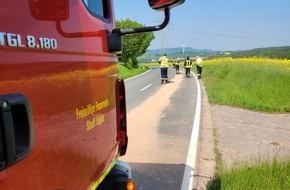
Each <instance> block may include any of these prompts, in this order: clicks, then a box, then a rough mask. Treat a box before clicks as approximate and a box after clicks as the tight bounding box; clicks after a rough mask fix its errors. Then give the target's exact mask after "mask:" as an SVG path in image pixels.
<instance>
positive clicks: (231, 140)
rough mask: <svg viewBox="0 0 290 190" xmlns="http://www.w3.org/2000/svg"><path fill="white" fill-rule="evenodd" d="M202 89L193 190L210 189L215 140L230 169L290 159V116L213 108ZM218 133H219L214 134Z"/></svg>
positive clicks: (228, 108) (220, 107)
mask: <svg viewBox="0 0 290 190" xmlns="http://www.w3.org/2000/svg"><path fill="white" fill-rule="evenodd" d="M200 82H201V89H202V121H201V131H200V144H199V160H198V172H197V175H196V176H195V183H194V188H193V189H198V190H201V189H206V184H207V183H208V182H209V181H210V180H211V179H212V177H213V174H214V168H215V153H214V146H215V145H214V139H216V140H217V148H218V150H219V152H220V153H221V154H222V160H223V162H224V164H225V165H226V166H231V165H232V164H233V163H235V162H244V161H246V162H249V161H255V160H257V159H265V160H269V159H271V158H273V157H274V156H278V158H281V159H284V158H289V156H290V143H289V142H290V114H267V113H260V112H255V111H251V110H245V109H240V108H235V107H229V106H220V105H210V104H209V103H208V99H207V94H206V90H205V87H204V86H203V83H202V81H200ZM214 130H215V133H214Z"/></svg>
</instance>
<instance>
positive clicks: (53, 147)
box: [0, 0, 184, 190]
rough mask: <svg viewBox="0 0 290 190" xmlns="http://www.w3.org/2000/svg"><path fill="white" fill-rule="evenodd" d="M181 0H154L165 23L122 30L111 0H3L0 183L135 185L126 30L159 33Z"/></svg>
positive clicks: (27, 186)
mask: <svg viewBox="0 0 290 190" xmlns="http://www.w3.org/2000/svg"><path fill="white" fill-rule="evenodd" d="M183 1H184V0H149V1H148V2H149V5H150V6H151V7H152V8H154V9H156V10H164V12H165V17H166V18H165V21H164V22H163V23H162V24H161V25H159V26H152V27H143V28H137V29H116V28H115V20H114V12H113V1H112V0H97V1H94V0H14V1H12V0H4V1H2V2H1V8H0V20H1V24H0V26H1V27H0V57H1V58H0V71H1V72H0V189H1V190H16V189H24V190H62V189H67V190H81V189H84V190H87V189H92V190H93V189H106V190H111V189H118V190H133V189H135V184H134V180H133V179H132V176H131V172H130V167H129V165H128V164H127V163H124V162H121V161H119V157H120V156H122V155H124V154H125V153H126V149H127V144H128V137H127V123H126V99H125V85H124V81H123V80H121V79H120V78H119V70H118V57H117V55H118V54H120V53H121V51H122V35H126V34H130V33H138V32H147V31H156V30H160V29H162V28H164V27H165V26H166V24H167V23H168V21H169V9H170V8H171V7H173V6H176V5H179V4H181V3H183Z"/></svg>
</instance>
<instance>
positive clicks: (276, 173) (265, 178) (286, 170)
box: [207, 158, 290, 190]
mask: <svg viewBox="0 0 290 190" xmlns="http://www.w3.org/2000/svg"><path fill="white" fill-rule="evenodd" d="M289 188H290V159H288V160H279V159H278V158H274V159H272V160H271V161H270V160H268V161H262V160H259V159H258V160H257V161H254V163H250V162H244V163H239V164H236V165H235V166H234V167H232V168H230V169H227V168H225V167H222V168H220V169H218V170H217V171H216V173H215V176H214V179H213V181H212V182H211V183H210V184H209V185H208V186H207V190H220V189H226V190H245V189H251V190H268V189H269V190H284V189H285V190H286V189H289Z"/></svg>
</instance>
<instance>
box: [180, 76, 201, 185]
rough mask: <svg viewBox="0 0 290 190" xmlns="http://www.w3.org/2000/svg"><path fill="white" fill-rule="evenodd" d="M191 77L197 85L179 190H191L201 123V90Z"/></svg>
mask: <svg viewBox="0 0 290 190" xmlns="http://www.w3.org/2000/svg"><path fill="white" fill-rule="evenodd" d="M193 76H194V78H195V81H196V84H197V98H196V108H195V116H194V122H193V126H192V132H191V138H190V143H189V147H188V153H187V159H186V165H185V169H184V173H183V179H182V185H181V190H192V187H193V179H194V174H195V166H196V159H197V150H198V139H199V129H200V121H201V89H200V83H199V81H198V79H197V77H196V76H195V75H194V74H193Z"/></svg>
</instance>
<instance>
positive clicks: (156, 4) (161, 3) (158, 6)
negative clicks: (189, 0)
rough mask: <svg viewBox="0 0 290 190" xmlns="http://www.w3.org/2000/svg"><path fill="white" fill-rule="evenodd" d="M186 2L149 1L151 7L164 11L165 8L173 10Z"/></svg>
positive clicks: (180, 0) (173, 0) (181, 0)
mask: <svg viewBox="0 0 290 190" xmlns="http://www.w3.org/2000/svg"><path fill="white" fill-rule="evenodd" d="M184 1H185V0H148V3H149V6H150V7H151V8H152V9H155V10H163V9H164V8H166V7H167V8H172V7H175V6H178V5H180V4H182V3H183V2H184Z"/></svg>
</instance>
